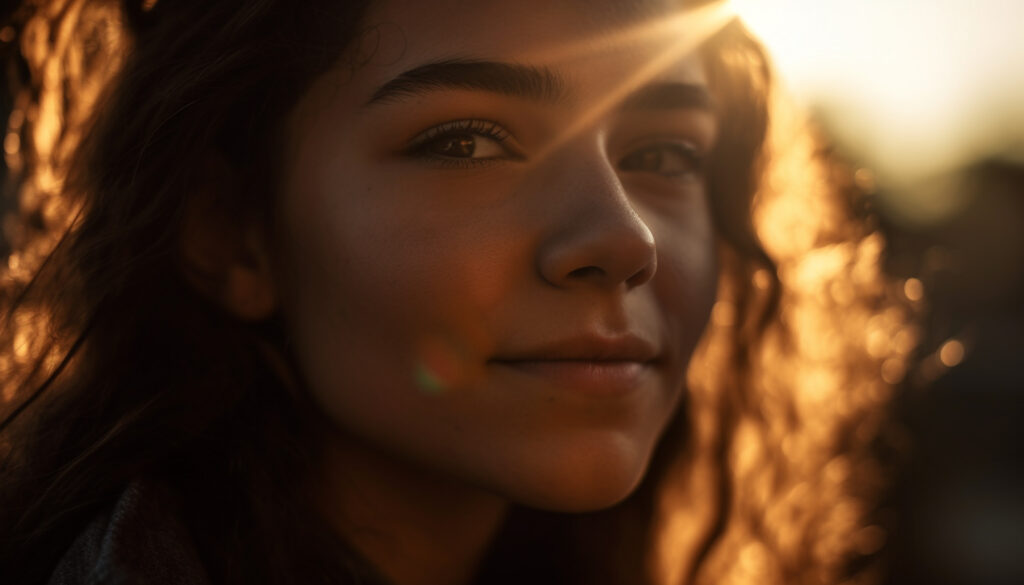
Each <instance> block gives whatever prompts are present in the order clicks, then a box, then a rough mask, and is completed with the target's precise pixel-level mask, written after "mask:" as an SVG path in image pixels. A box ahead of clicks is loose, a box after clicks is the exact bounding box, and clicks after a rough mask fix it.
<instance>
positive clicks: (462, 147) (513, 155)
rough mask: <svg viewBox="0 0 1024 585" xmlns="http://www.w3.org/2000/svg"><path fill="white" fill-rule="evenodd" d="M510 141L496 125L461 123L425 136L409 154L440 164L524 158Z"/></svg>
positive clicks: (479, 122) (415, 142)
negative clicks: (508, 142)
mask: <svg viewBox="0 0 1024 585" xmlns="http://www.w3.org/2000/svg"><path fill="white" fill-rule="evenodd" d="M508 140H509V135H508V133H507V132H506V131H505V130H504V129H503V128H502V127H501V126H499V125H498V124H497V123H496V122H488V121H486V120H457V121H454V122H447V123H445V124H441V125H439V126H435V127H433V128H431V129H429V130H427V131H425V132H423V133H422V134H420V136H418V137H417V138H416V139H414V140H413V144H412V146H411V147H410V148H409V149H408V150H407V151H406V152H407V153H408V154H409V155H412V156H414V157H417V158H423V159H427V160H435V161H440V162H444V161H448V162H466V163H470V162H483V161H490V160H499V159H518V158H520V155H519V154H518V153H517V152H516V151H515V149H514V148H512V147H511V146H509V145H507V144H506V141H508Z"/></svg>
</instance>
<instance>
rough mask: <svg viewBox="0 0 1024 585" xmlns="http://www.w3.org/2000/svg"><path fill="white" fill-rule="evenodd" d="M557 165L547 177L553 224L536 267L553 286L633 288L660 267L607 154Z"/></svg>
mask: <svg viewBox="0 0 1024 585" xmlns="http://www.w3.org/2000/svg"><path fill="white" fill-rule="evenodd" d="M566 158H567V159H572V162H571V163H569V162H568V161H567V160H565V159H563V160H562V161H561V163H562V164H555V165H554V166H555V168H557V169H558V170H557V172H555V173H553V174H552V175H549V176H548V180H547V181H545V185H546V187H545V190H546V191H549V192H548V193H545V197H546V201H547V202H548V203H549V208H548V217H549V218H551V220H552V223H551V224H549V225H550V228H549V231H548V232H547V233H546V234H545V237H544V238H543V239H542V241H541V244H540V247H539V248H538V251H537V269H538V272H539V273H540V276H541V278H542V279H543V280H544V281H546V282H547V283H548V284H550V285H552V286H556V287H559V288H574V287H580V286H596V287H601V288H608V289H614V288H618V287H619V286H620V285H624V286H625V288H626V289H627V290H628V289H632V288H635V287H637V286H640V285H642V284H644V283H645V282H647V281H649V280H650V279H651V278H652V277H653V276H654V273H655V271H656V270H657V249H656V247H655V241H654V234H653V233H652V232H651V229H650V227H648V225H647V224H646V223H645V222H644V221H643V219H642V218H641V217H640V215H639V214H638V213H637V211H636V209H635V208H634V207H633V204H632V203H631V202H630V199H629V196H628V194H627V192H626V190H625V188H624V186H623V185H622V182H621V181H620V180H619V177H618V174H617V173H616V172H615V168H614V166H613V165H612V164H611V163H610V161H608V159H607V157H606V156H605V155H604V153H603V152H602V153H592V154H591V155H590V156H581V155H580V154H579V153H578V152H577V153H576V155H575V156H573V155H571V154H570V155H569V156H567V157H566Z"/></svg>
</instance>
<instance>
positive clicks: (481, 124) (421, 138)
mask: <svg viewBox="0 0 1024 585" xmlns="http://www.w3.org/2000/svg"><path fill="white" fill-rule="evenodd" d="M453 134H473V135H476V136H481V137H484V138H488V139H490V140H494V141H495V142H497V143H498V144H499V145H500V146H501V147H502V148H503V149H505V150H506V151H507V152H508V158H509V159H512V160H521V159H523V158H525V157H524V155H523V154H522V152H521V151H520V149H519V148H518V147H517V145H516V144H515V139H514V138H513V137H512V134H511V133H510V132H509V131H508V130H506V129H505V127H504V126H503V125H501V124H500V123H499V122H495V121H493V120H487V119H483V118H463V119H458V120H449V121H447V122H442V123H440V124H436V125H434V126H431V127H430V128H427V129H426V130H423V131H422V132H420V133H419V134H417V135H416V136H414V137H413V138H412V139H411V140H409V143H408V146H406V147H405V148H404V149H403V154H405V155H406V156H412V157H422V158H428V159H431V160H437V161H448V162H454V161H459V162H460V164H463V165H465V164H481V163H485V162H487V161H496V160H502V159H501V158H479V159H442V158H436V157H431V156H429V155H427V154H425V153H423V149H424V148H425V147H426V146H427V145H428V144H430V142H431V141H432V140H435V139H437V138H441V137H443V136H446V135H453Z"/></svg>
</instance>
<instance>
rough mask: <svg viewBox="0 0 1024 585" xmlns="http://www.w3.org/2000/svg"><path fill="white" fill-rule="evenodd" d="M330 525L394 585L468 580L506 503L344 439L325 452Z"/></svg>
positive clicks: (455, 584)
mask: <svg viewBox="0 0 1024 585" xmlns="http://www.w3.org/2000/svg"><path fill="white" fill-rule="evenodd" d="M324 463H325V465H324V471H325V473H324V478H325V481H324V482H323V483H322V485H321V487H320V488H319V494H318V496H319V501H320V504H321V508H322V509H323V510H324V512H325V513H326V515H327V520H328V522H330V524H331V525H332V526H333V527H334V528H335V529H336V530H337V531H338V532H339V533H340V534H341V535H342V536H343V537H344V538H345V539H346V540H347V541H348V542H349V543H350V544H351V545H352V546H353V547H355V549H356V550H358V551H359V552H360V553H361V554H362V555H363V556H365V557H366V559H367V560H369V561H370V562H371V563H372V564H373V565H374V566H376V567H377V569H378V570H380V571H381V573H382V574H384V575H385V576H386V577H388V578H389V579H390V580H391V582H393V583H394V584H395V585H441V584H445V585H463V584H466V583H469V582H470V581H472V579H473V576H474V574H475V573H476V571H477V568H478V566H479V564H480V561H481V560H482V558H483V556H484V554H486V552H487V548H488V545H489V544H490V542H491V540H492V539H493V537H494V535H495V533H496V532H497V530H498V528H499V527H500V526H501V523H502V521H503V519H504V516H505V512H506V510H507V507H508V506H507V502H505V501H504V500H503V499H501V498H499V497H498V496H495V495H494V494H491V493H488V492H486V491H484V490H481V489H479V488H476V487H473V486H468V485H466V484H465V483H462V482H458V481H456V480H454V479H452V478H450V477H447V476H442V475H441V474H439V473H437V472H434V471H429V470H425V469H423V468H421V467H418V466H415V465H412V464H410V463H408V462H405V461H401V460H398V459H395V458H394V457H392V456H389V455H388V454H385V453H382V452H381V451H378V450H373V449H370V448H367V447H366V446H364V445H361V444H359V443H358V442H356V441H354V440H352V439H350V438H347V437H340V438H339V437H335V438H334V440H333V441H332V444H331V445H329V446H328V448H327V450H326V454H325V462H324Z"/></svg>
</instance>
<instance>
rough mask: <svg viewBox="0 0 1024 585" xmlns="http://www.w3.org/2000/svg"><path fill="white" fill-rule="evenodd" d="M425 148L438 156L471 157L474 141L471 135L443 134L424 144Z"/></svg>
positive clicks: (474, 146)
mask: <svg viewBox="0 0 1024 585" xmlns="http://www.w3.org/2000/svg"><path fill="white" fill-rule="evenodd" d="M426 147H427V148H426V150H428V151H429V152H431V153H432V154H436V155H438V156H447V157H451V158H473V153H474V152H475V151H476V141H475V140H473V137H472V136H468V135H466V136H443V137H441V138H438V139H437V140H434V141H432V142H430V143H428V144H427V145H426Z"/></svg>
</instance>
